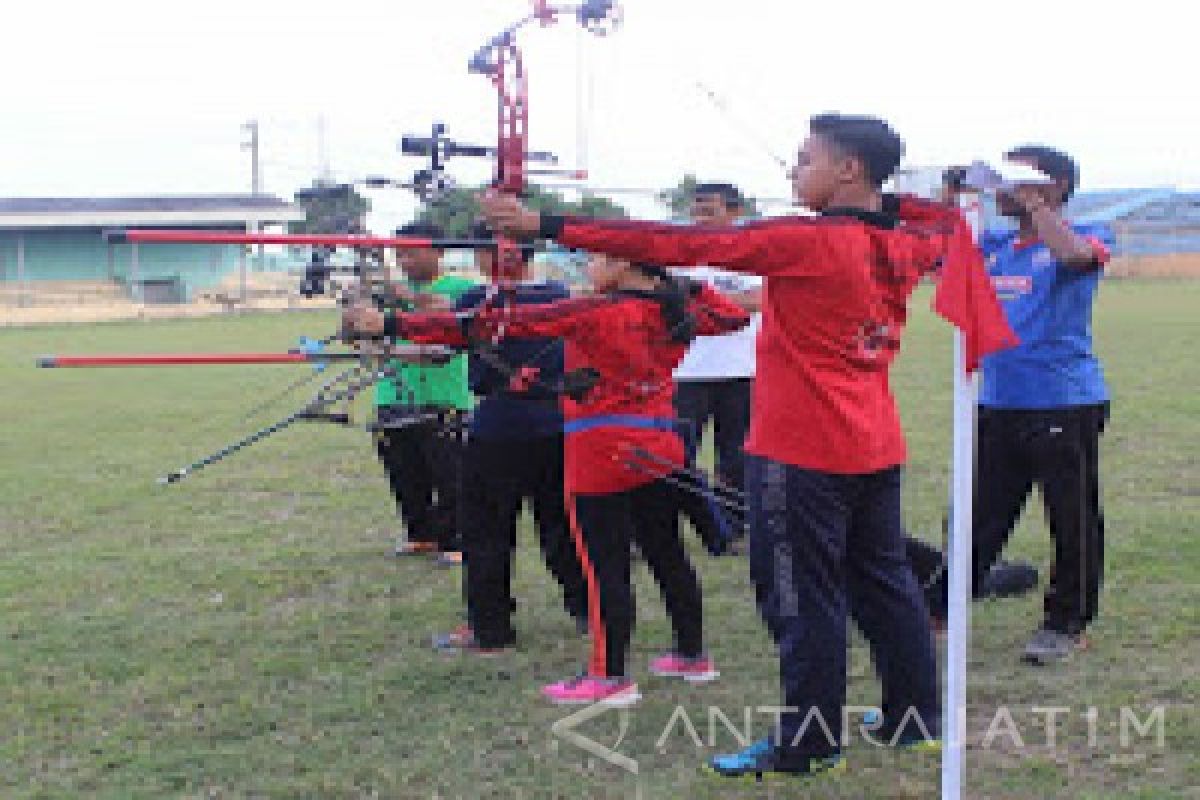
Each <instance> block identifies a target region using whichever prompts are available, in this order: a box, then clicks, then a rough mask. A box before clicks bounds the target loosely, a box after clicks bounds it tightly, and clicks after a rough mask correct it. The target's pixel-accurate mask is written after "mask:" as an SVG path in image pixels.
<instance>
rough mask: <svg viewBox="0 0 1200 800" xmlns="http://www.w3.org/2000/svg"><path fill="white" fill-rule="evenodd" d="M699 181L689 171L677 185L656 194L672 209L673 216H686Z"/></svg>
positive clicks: (659, 200) (659, 199)
mask: <svg viewBox="0 0 1200 800" xmlns="http://www.w3.org/2000/svg"><path fill="white" fill-rule="evenodd" d="M697 183H699V181H697V180H696V176H695V175H693V174H692V173H690V172H689V173H688V174H686V175H684V176H683V180H681V181H680V182H679V183H678V184H677V185H676V186H674V187H672V188H670V189H663V190H662V191H661V192H659V193H658V194H657V195H656V197H657V199H658V202H660V203H662V204H663V205H664V206H666V207H667V208H669V209H670V210H671V216H672V217H686V216H687V213H688V208H690V207H691V205H692V198H693V197H695V196H696V184H697Z"/></svg>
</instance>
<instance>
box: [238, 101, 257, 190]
mask: <svg viewBox="0 0 1200 800" xmlns="http://www.w3.org/2000/svg"><path fill="white" fill-rule="evenodd" d="M242 130H244V131H245V132H246V133H248V134H250V139H249V141H245V142H242V149H243V150H249V151H250V193H251V194H262V173H261V172H260V171H259V162H258V120H256V119H252V120H250V121H249V122H247V123H246V124H245V125H243V126H242Z"/></svg>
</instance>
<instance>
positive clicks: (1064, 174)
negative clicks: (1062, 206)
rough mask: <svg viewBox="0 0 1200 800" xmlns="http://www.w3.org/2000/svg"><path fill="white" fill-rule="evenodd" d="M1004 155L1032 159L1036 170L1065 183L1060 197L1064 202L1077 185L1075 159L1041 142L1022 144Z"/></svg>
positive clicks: (1077, 172) (1077, 167) (1077, 169)
mask: <svg viewBox="0 0 1200 800" xmlns="http://www.w3.org/2000/svg"><path fill="white" fill-rule="evenodd" d="M1004 157H1005V158H1009V159H1013V158H1019V159H1022V160H1028V161H1032V162H1033V164H1034V166H1035V167H1036V168H1037V171H1038V172H1044V173H1045V174H1047V175H1049V176H1050V177H1051V178H1053V179H1054V180H1056V181H1062V182H1064V183H1066V185H1067V188H1066V189H1064V190H1063V197H1062V199H1063V202H1064V203H1065V202H1067V200H1068V199H1069V198H1070V197H1071V195H1072V194H1074V193H1075V187H1076V186H1078V185H1079V165H1078V164H1076V163H1075V159H1073V158H1071V157H1070V156H1069V155H1067V154H1066V153H1064V152H1062V151H1061V150H1055V149H1054V148H1053V147H1046V146H1045V145H1041V144H1023V145H1021V146H1020V147H1014V148H1013V149H1012V150H1009V151H1008V152H1007V153H1005V154H1004Z"/></svg>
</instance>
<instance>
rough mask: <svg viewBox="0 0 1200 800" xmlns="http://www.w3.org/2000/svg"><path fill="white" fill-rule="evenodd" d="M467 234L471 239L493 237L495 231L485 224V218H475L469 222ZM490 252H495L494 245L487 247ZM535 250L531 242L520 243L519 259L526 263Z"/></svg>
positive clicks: (494, 236) (531, 257)
mask: <svg viewBox="0 0 1200 800" xmlns="http://www.w3.org/2000/svg"><path fill="white" fill-rule="evenodd" d="M468 236H469V237H470V238H472V239H495V238H496V233H495V231H493V230H492V228H491V226H490V225H488V224H487V220H483V219H477V220H475V221H474V222H472V223H471V227H470V229H469V231H468ZM487 250H488V251H489V252H491V253H495V252H496V248H495V247H490V248H487ZM535 252H537V248H536V247H535V246H534V245H532V244H522V245H521V261H522V262H523V263H525V264H528V263H529V262H530V261H531V260H532V259H533V254H534V253H535Z"/></svg>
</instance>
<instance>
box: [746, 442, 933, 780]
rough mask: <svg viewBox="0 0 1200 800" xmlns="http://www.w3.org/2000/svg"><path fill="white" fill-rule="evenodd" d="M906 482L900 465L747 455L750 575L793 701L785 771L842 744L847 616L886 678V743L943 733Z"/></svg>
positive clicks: (782, 748) (780, 750)
mask: <svg viewBox="0 0 1200 800" xmlns="http://www.w3.org/2000/svg"><path fill="white" fill-rule="evenodd" d="M900 477H901V469H900V467H893V468H890V469H885V470H881V471H879V472H873V473H867V474H864V475H835V474H832V473H827V472H818V471H816V470H809V469H803V468H801V467H796V466H791V465H788V464H781V463H779V462H776V461H770V460H768V459H764V458H760V457H756V456H751V457H749V458H748V459H747V466H746V493H747V498H748V500H749V502H750V520H751V523H750V573H751V576H752V578H753V580H754V587H755V592H756V594H757V599H758V604H759V609H760V611H761V612H762V615H763V619H764V620H765V621H766V623H767V628H768V629H769V630H770V632H771V635H772V637H773V638H774V639H775V642H776V644H777V645H778V647H779V676H780V683H781V684H782V687H783V703H782V705H783V706H785V707H786V708H787V710H786V711H783V712H782V713H781V715H780V721H779V727H778V730H777V734H778V739H777V740H776V742H775V755H776V759H777V764H778V766H779V768H780V769H783V770H788V769H800V768H802V767H803V766H804V765H805V763H806V762H807V761H808V760H809V759H811V758H814V757H822V756H829V755H833V754H835V753H837V752H839V750H840V743H841V738H842V723H843V712H844V705H845V701H846V660H847V634H846V628H847V625H846V622H847V619H848V618H851V617H852V618H853V619H854V621H855V622H856V623H857V624H858V626H859V628H861V629H862V632H863V634H864V635H865V636H866V637H867V641H868V642H869V643H870V645H871V654H872V656H873V657H874V660H875V666H876V668H877V669H878V671H879V677H880V680H881V682H882V683H883V698H882V709H883V714H884V728H883V731H884V732H886V735H885V736H884V737H883V738H888V739H891V738H892V737H893V736H894V735H895V734H899V736H900V737H904V738H909V737H911V738H918V737H921V736H926V735H929V736H936V735H938V732H939V726H940V722H941V718H940V710H939V701H938V690H937V661H936V658H935V655H934V646H933V635H932V633H931V631H930V627H929V612H928V610H927V608H926V605H925V600H924V598H923V596H922V594H921V590H920V587H919V586H918V585H917V581H916V577H915V576H914V574H913V569H912V565H911V564H910V563H909V557H908V553H907V549H906V544H905V540H904V531H903V528H902V525H901V521H900Z"/></svg>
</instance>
